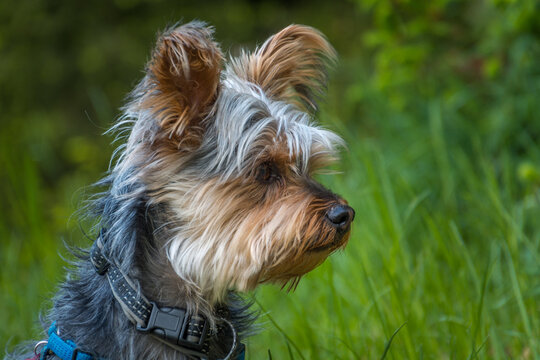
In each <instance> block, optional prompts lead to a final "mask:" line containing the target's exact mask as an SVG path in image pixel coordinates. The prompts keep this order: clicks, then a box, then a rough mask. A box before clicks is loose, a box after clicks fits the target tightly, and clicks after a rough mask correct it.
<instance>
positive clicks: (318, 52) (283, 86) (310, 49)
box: [231, 25, 337, 111]
mask: <svg viewBox="0 0 540 360" xmlns="http://www.w3.org/2000/svg"><path fill="white" fill-rule="evenodd" d="M336 58H337V56H336V52H335V50H334V48H333V47H332V45H330V44H329V43H328V41H327V40H326V38H325V37H324V35H323V34H321V33H320V32H319V31H317V30H316V29H314V28H311V27H309V26H304V25H290V26H288V27H286V28H285V29H283V30H281V31H280V32H279V33H277V34H275V35H274V36H272V37H270V38H269V39H268V40H266V42H265V43H264V44H263V45H262V46H261V47H260V48H258V49H257V50H256V51H255V52H254V53H252V54H242V55H241V56H240V57H239V58H236V59H233V60H232V63H231V67H232V70H233V71H234V72H235V73H236V74H237V75H238V76H240V77H241V78H243V79H245V80H247V81H250V82H253V83H255V84H257V85H259V86H260V87H261V88H262V89H263V90H264V91H265V92H266V94H267V95H268V96H269V97H270V98H274V99H278V100H283V101H286V102H289V103H293V104H295V105H297V106H298V107H300V108H301V109H302V110H307V111H314V110H316V109H317V100H318V99H319V98H320V97H321V96H322V95H323V93H324V91H325V90H326V83H327V78H328V68H329V66H330V65H332V64H333V63H334V62H335V61H336Z"/></svg>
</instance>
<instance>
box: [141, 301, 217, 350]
mask: <svg viewBox="0 0 540 360" xmlns="http://www.w3.org/2000/svg"><path fill="white" fill-rule="evenodd" d="M151 304H152V312H151V313H150V318H149V319H148V323H147V324H146V326H144V327H143V326H140V325H137V330H138V331H140V332H143V333H150V334H152V335H154V336H155V337H157V338H158V339H159V340H161V341H164V342H166V343H168V344H171V345H174V346H176V347H181V348H188V349H191V350H195V351H196V352H201V353H204V350H205V341H206V338H207V336H208V332H209V324H208V321H206V319H204V318H203V317H202V316H200V315H193V316H190V315H188V314H187V311H186V310H185V309H180V308H172V307H162V308H160V307H158V306H157V305H156V303H154V302H151Z"/></svg>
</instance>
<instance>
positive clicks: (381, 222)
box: [0, 0, 540, 359]
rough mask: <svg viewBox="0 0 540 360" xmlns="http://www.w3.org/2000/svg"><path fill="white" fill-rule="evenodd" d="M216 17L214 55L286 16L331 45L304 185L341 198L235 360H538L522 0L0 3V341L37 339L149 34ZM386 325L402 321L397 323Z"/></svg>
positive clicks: (259, 35)
mask: <svg viewBox="0 0 540 360" xmlns="http://www.w3.org/2000/svg"><path fill="white" fill-rule="evenodd" d="M195 18H197V19H201V20H205V21H207V22H209V23H210V24H212V25H214V26H215V27H216V38H217V40H218V41H220V42H221V43H222V45H223V46H222V47H223V49H224V50H225V51H227V52H230V53H232V54H237V53H238V51H239V49H240V48H241V47H248V48H253V47H254V46H255V45H256V44H260V43H262V42H263V41H264V40H265V39H266V38H267V37H268V36H269V35H271V34H273V33H275V32H277V31H279V30H280V29H281V28H283V27H285V26H286V25H288V24H290V23H303V24H308V25H311V26H314V27H316V28H318V29H320V30H321V31H322V32H323V33H325V34H326V35H327V37H328V38H329V40H330V42H331V43H332V44H333V45H334V46H335V48H336V49H337V51H338V53H339V54H340V63H339V65H338V66H337V67H336V69H335V71H334V72H333V74H332V79H331V83H330V88H329V93H328V97H327V101H326V103H325V104H324V106H323V109H322V111H321V113H320V114H319V117H320V121H321V122H322V123H323V124H324V126H326V127H328V128H330V129H332V130H334V131H336V132H338V133H340V134H341V135H343V137H344V138H345V140H346V141H347V143H348V150H347V151H345V152H344V153H343V157H342V161H341V162H340V164H339V165H338V166H337V169H338V170H339V171H340V173H339V174H337V175H333V176H322V177H321V181H323V182H324V183H325V184H326V185H328V186H330V187H331V188H332V189H333V190H335V191H336V192H338V193H340V194H342V195H343V196H344V197H345V198H347V199H348V200H349V202H350V203H351V204H352V206H353V207H354V208H355V210H356V220H355V223H354V228H353V235H352V238H351V240H350V243H349V246H348V247H347V248H346V249H345V251H343V252H340V253H337V254H335V255H333V256H332V257H331V258H330V259H329V260H328V261H326V262H325V263H324V264H323V265H322V266H321V267H319V268H318V269H316V270H315V271H313V272H312V273H310V274H309V275H307V276H306V277H305V278H304V279H303V280H302V281H301V282H300V285H299V287H298V288H297V290H296V291H295V292H293V293H288V294H287V293H285V292H284V291H280V289H278V288H276V287H273V286H263V287H262V288H260V289H259V290H258V291H256V292H255V294H252V295H249V296H254V297H255V299H256V301H257V302H258V304H257V305H256V306H255V307H260V308H262V316H261V318H260V324H261V326H262V327H263V329H264V330H263V331H262V332H261V333H260V334H259V335H257V336H255V337H253V338H251V339H250V340H248V342H247V344H248V358H249V359H268V358H272V359H289V358H294V359H375V358H382V357H386V358H389V359H473V358H480V359H492V358H493V359H508V358H513V359H539V358H540V341H539V338H540V250H539V248H540V221H539V220H540V144H539V139H540V115H539V114H540V101H539V98H540V61H539V59H540V4H539V2H538V1H533V0H523V1H517V0H516V1H512V0H483V1H450V0H432V1H412V0H409V1H407V0H356V1H355V0H350V1H326V0H325V1H323V0H312V1H307V0H306V1H298V2H294V3H290V2H288V1H280V2H267V1H252V2H246V1H223V2H221V1H219V2H218V1H204V2H203V1H199V2H197V3H193V2H181V1H165V0H163V1H143V0H115V1H67V0H66V1H54V0H51V1H36V0H19V1H13V0H3V1H2V2H0V121H1V133H0V210H1V216H0V324H2V326H1V327H0V346H3V345H4V344H6V348H7V349H12V348H13V347H14V345H15V344H17V343H18V342H20V341H22V340H24V339H30V338H35V337H37V336H38V334H39V329H38V325H37V319H38V314H39V312H40V311H45V310H46V309H47V306H49V305H50V302H49V299H50V297H51V296H52V294H54V292H55V289H56V286H57V283H58V282H59V281H60V280H61V279H62V277H63V272H64V270H63V267H64V266H67V263H66V262H65V261H64V260H63V259H62V257H69V256H70V255H68V252H67V251H66V250H65V247H64V245H63V242H64V241H65V242H66V243H68V244H78V245H84V246H86V245H89V241H88V240H86V239H85V237H84V235H83V233H84V230H85V229H86V226H85V224H81V223H80V222H79V220H78V218H77V215H74V212H75V211H76V209H77V208H78V207H79V206H80V204H81V201H82V200H84V199H85V198H87V197H88V196H89V195H90V194H91V190H89V188H88V186H89V185H90V184H92V183H93V182H95V181H96V180H98V179H99V178H100V176H101V175H102V174H103V173H104V172H105V171H106V169H107V167H108V164H109V159H110V156H111V153H112V151H113V148H114V146H113V145H111V141H112V138H111V137H109V136H103V135H102V134H103V132H104V131H106V129H107V128H108V127H110V125H111V124H112V123H113V122H114V120H115V118H117V117H118V115H119V114H120V111H119V110H118V109H119V108H120V107H121V106H122V103H123V98H124V97H125V95H126V94H127V93H128V92H129V91H130V90H131V88H132V87H133V86H134V84H136V82H137V81H138V80H139V79H140V78H141V77H142V71H143V69H144V64H145V62H146V61H147V60H148V58H149V54H150V51H151V49H152V46H153V42H154V41H155V38H156V34H157V32H158V31H159V30H162V29H164V28H166V27H167V25H170V24H173V23H175V22H176V21H178V20H182V19H183V20H184V21H190V20H192V19H195ZM398 329H399V331H398Z"/></svg>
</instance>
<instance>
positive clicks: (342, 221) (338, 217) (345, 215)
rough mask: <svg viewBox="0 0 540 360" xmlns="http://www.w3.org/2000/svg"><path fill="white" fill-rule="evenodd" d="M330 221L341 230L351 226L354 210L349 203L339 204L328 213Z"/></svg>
mask: <svg viewBox="0 0 540 360" xmlns="http://www.w3.org/2000/svg"><path fill="white" fill-rule="evenodd" d="M326 218H327V219H328V222H329V223H330V224H331V225H332V226H333V227H335V228H336V229H337V230H339V231H344V230H347V229H348V228H349V226H350V225H351V222H352V221H353V220H354V210H353V208H352V207H350V206H348V205H342V204H337V205H335V206H333V207H331V208H330V209H329V210H328V212H327V213H326Z"/></svg>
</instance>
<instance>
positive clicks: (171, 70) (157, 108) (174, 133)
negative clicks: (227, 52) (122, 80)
mask: <svg viewBox="0 0 540 360" xmlns="http://www.w3.org/2000/svg"><path fill="white" fill-rule="evenodd" d="M212 34H213V28H211V27H208V26H206V25H205V24H204V23H202V22H197V21H194V22H191V23H188V24H185V25H182V26H180V27H178V28H176V29H173V30H169V31H167V32H165V33H164V34H163V35H161V37H160V38H159V39H158V43H157V45H156V48H155V50H154V53H153V55H152V59H151V61H150V62H149V63H148V66H147V75H148V76H147V81H148V83H147V84H146V89H145V92H146V93H145V94H144V95H143V100H142V102H141V105H140V106H141V108H143V109H145V110H150V111H151V112H152V114H153V116H154V118H156V119H157V121H158V123H159V125H160V127H161V128H162V130H165V131H166V134H167V136H168V137H169V138H171V139H173V140H175V142H177V144H178V147H179V148H180V147H188V148H189V147H192V146H196V145H197V144H198V143H199V142H200V138H201V135H202V133H203V132H204V124H202V120H203V119H204V117H205V116H206V115H207V114H208V110H209V109H210V107H211V105H212V103H213V102H214V101H215V99H216V97H217V91H218V86H219V77H220V73H221V68H222V61H223V55H222V53H221V50H220V48H219V46H218V44H216V43H215V42H214V41H213V39H212Z"/></svg>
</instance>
